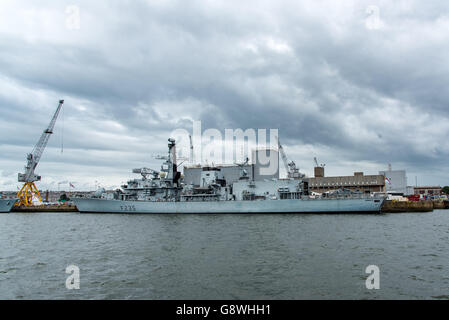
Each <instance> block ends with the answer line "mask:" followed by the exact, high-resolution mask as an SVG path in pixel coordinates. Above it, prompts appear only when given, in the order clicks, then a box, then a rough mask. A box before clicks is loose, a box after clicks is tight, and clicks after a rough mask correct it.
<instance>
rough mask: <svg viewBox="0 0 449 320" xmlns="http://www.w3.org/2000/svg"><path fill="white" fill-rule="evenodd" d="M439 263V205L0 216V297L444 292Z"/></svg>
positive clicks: (446, 221)
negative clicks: (373, 274)
mask: <svg viewBox="0 0 449 320" xmlns="http://www.w3.org/2000/svg"><path fill="white" fill-rule="evenodd" d="M69 265H76V266H78V267H79V269H80V289H79V290H68V289H67V288H66V286H65V282H66V278H67V277H68V276H69V275H68V274H66V272H65V271H66V267H67V266H69ZM369 265H377V266H378V267H379V268H380V289H379V290H368V289H367V288H366V286H365V280H366V278H367V277H368V276H369V275H368V274H366V273H365V269H366V267H367V266H369ZM448 268H449V212H448V211H445V210H436V211H434V212H429V213H403V214H383V215H375V214H366V215H356V214H338V215H314V214H303V215H300V214H293V215H279V214H273V215H257V214H256V215H244V214H242V215H213V214H210V215H194V214H192V215H117V214H115V215H112V214H111V215H108V214H106V215H104V214H99V215H94V214H92V215H89V214H83V215H81V214H78V213H54V212H52V213H10V214H2V215H0V299H449V270H448Z"/></svg>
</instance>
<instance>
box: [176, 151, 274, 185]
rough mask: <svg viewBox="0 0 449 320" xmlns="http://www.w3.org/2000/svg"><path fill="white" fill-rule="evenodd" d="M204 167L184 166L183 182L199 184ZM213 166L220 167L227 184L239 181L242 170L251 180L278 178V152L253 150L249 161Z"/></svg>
mask: <svg viewBox="0 0 449 320" xmlns="http://www.w3.org/2000/svg"><path fill="white" fill-rule="evenodd" d="M267 159H270V162H269V163H267V161H264V160H267ZM206 167H208V166H201V165H192V166H184V183H185V184H191V185H195V186H199V185H201V172H202V171H203V169H204V168H206ZM214 168H217V169H220V171H221V173H222V174H223V176H224V179H225V180H226V182H227V183H228V184H232V183H234V182H237V181H239V179H240V176H241V174H242V170H244V172H245V174H246V175H247V177H248V178H249V180H252V181H264V180H272V179H279V152H278V151H277V150H273V149H258V150H253V152H252V161H251V163H248V162H246V163H242V164H224V165H214ZM267 172H269V174H267Z"/></svg>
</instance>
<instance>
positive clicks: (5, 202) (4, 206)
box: [0, 199, 18, 213]
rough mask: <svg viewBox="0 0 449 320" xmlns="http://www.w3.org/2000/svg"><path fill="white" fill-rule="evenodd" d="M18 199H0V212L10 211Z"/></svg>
mask: <svg viewBox="0 0 449 320" xmlns="http://www.w3.org/2000/svg"><path fill="white" fill-rule="evenodd" d="M17 201H18V199H0V213H8V212H10V211H11V209H12V207H13V206H14V204H15V203H16V202H17Z"/></svg>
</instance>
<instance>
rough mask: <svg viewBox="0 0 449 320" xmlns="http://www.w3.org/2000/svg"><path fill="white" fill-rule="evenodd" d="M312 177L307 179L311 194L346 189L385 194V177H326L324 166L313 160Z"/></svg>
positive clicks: (361, 175)
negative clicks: (314, 165) (314, 164)
mask: <svg viewBox="0 0 449 320" xmlns="http://www.w3.org/2000/svg"><path fill="white" fill-rule="evenodd" d="M315 163H316V167H315V168H314V175H315V176H314V177H313V178H309V187H310V190H311V191H312V192H317V193H323V192H326V191H331V190H336V189H348V190H351V191H358V192H363V193H371V192H385V177H384V176H383V175H364V173H363V172H355V173H354V175H353V176H338V177H326V176H325V175H324V165H318V162H317V161H316V159H315Z"/></svg>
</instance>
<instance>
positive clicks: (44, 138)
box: [17, 100, 64, 206]
mask: <svg viewBox="0 0 449 320" xmlns="http://www.w3.org/2000/svg"><path fill="white" fill-rule="evenodd" d="M63 104H64V100H59V105H58V108H57V109H56V112H55V114H54V115H53V118H52V119H51V121H50V124H49V125H48V127H47V129H45V130H44V132H43V133H42V135H41V137H40V139H39V141H38V142H37V144H36V145H35V146H34V149H33V151H31V153H29V154H28V155H27V164H26V166H25V173H19V174H18V180H19V182H24V183H25V184H24V185H23V187H22V189H20V191H19V193H18V194H17V198H19V199H20V201H19V202H18V205H22V206H30V205H32V204H33V199H34V198H37V199H39V201H42V198H41V195H40V193H39V190H38V189H37V188H36V185H35V184H34V183H35V182H36V181H40V180H41V176H39V175H37V174H36V173H35V172H34V170H35V169H36V167H37V165H38V164H39V160H40V159H41V157H42V154H43V153H44V150H45V147H46V146H47V143H48V140H49V139H50V136H51V135H52V134H53V129H54V127H55V124H56V120H57V119H58V115H59V112H60V111H61V108H62V105H63Z"/></svg>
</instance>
